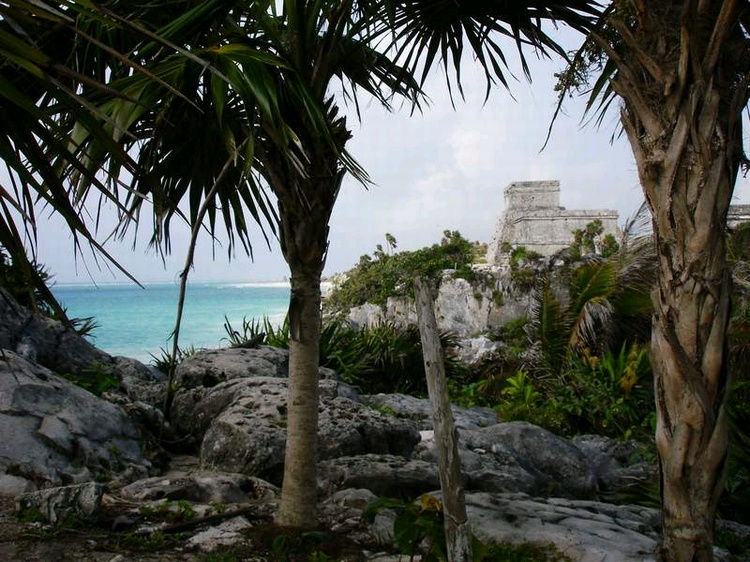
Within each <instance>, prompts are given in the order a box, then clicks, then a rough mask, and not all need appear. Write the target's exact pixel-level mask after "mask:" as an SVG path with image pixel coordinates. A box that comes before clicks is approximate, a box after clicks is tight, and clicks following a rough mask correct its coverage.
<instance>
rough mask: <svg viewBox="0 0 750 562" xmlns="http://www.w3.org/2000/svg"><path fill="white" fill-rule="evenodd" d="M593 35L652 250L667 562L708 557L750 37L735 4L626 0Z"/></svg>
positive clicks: (721, 459)
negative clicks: (633, 168)
mask: <svg viewBox="0 0 750 562" xmlns="http://www.w3.org/2000/svg"><path fill="white" fill-rule="evenodd" d="M631 4H632V6H631V7H632V8H633V11H631V12H630V14H629V15H626V16H623V15H622V13H620V14H619V15H618V14H617V12H615V19H613V20H611V23H612V29H614V30H615V31H616V35H615V36H616V38H617V40H616V41H614V42H613V41H611V40H610V41H609V42H607V43H606V45H605V42H604V40H603V39H601V38H600V39H599V41H600V44H602V46H604V49H605V51H606V52H607V54H608V55H609V57H610V60H611V61H612V62H614V64H615V66H616V68H617V73H616V75H615V76H614V77H613V80H612V87H613V89H614V91H615V92H616V93H617V94H619V95H620V96H621V97H622V99H623V101H624V105H623V109H622V114H621V121H622V124H623V126H624V129H625V132H626V134H627V136H628V139H629V141H630V144H631V146H632V148H633V152H634V155H635V159H636V164H637V166H638V172H639V177H640V180H641V184H642V187H643V190H644V193H645V195H646V199H647V201H648V205H649V207H650V210H651V214H652V219H653V227H654V238H655V243H656V247H657V254H658V270H657V286H656V288H655V290H654V293H653V301H654V307H655V313H654V320H653V331H652V340H651V344H652V353H651V362H652V366H653V371H654V379H655V392H656V404H657V429H656V445H657V449H658V455H659V467H660V474H661V492H662V519H663V528H664V536H663V547H662V550H661V556H662V558H663V559H664V560H670V561H671V560H674V561H692V560H705V561H708V560H712V558H713V550H712V542H713V528H714V518H715V512H716V506H717V503H718V500H719V496H720V494H721V490H722V487H723V476H724V471H725V466H726V456H727V417H726V412H725V403H726V392H727V388H728V383H729V370H728V352H727V342H726V331H727V326H728V322H729V306H730V300H731V279H730V275H729V272H728V269H727V264H726V249H725V230H726V216H727V211H728V209H729V204H730V200H731V196H732V191H733V188H734V184H735V181H736V178H737V173H738V170H739V166H740V163H741V162H742V159H743V153H742V130H741V127H742V122H741V113H742V110H743V108H744V107H745V106H746V104H747V101H748V59H749V58H750V50H748V40H747V36H746V34H744V33H743V31H742V30H741V29H740V24H739V16H740V13H741V12H742V11H743V10H744V11H745V12H746V11H747V8H748V6H747V2H741V1H731V0H730V1H719V0H713V1H712V0H703V1H700V2H698V1H687V2H684V1H679V2H676V1H668V2H663V1H662V2H632V3H631Z"/></svg>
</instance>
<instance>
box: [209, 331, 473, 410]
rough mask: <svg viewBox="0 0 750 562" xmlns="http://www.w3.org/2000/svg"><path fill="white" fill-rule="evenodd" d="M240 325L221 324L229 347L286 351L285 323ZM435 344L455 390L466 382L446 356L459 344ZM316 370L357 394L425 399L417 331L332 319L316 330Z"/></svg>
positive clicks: (448, 340)
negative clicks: (333, 376) (250, 344)
mask: <svg viewBox="0 0 750 562" xmlns="http://www.w3.org/2000/svg"><path fill="white" fill-rule="evenodd" d="M242 324H243V325H242V332H240V331H238V330H235V329H234V328H233V327H232V326H231V324H230V323H228V322H227V323H225V325H224V326H225V329H226V331H227V335H228V338H227V339H228V341H229V342H230V345H232V346H234V347H244V346H245V345H247V342H254V343H255V344H258V343H263V344H265V345H270V346H273V347H278V348H281V349H289V341H290V333H289V330H290V328H289V319H288V318H287V319H285V320H284V322H283V323H281V324H280V325H278V326H277V325H275V324H274V323H273V322H271V321H270V320H269V319H268V318H264V319H263V320H260V321H259V320H255V319H251V320H243V323H242ZM440 341H441V343H442V346H443V349H444V350H445V351H446V353H445V354H444V356H445V370H446V376H447V377H448V379H449V380H450V381H452V383H453V385H454V387H456V388H460V387H462V386H463V385H464V384H465V382H466V380H465V377H466V370H465V369H464V368H463V367H462V366H461V364H460V363H459V361H458V359H457V357H456V355H455V354H453V353H451V351H452V350H453V349H454V348H455V347H456V346H457V345H458V338H457V337H456V335H455V334H453V333H451V332H443V333H441V334H440ZM319 364H320V366H321V367H328V368H330V369H333V370H334V371H336V372H337V373H338V375H339V376H341V378H342V379H343V380H344V381H346V382H348V383H349V384H351V385H353V386H355V387H356V388H357V389H358V390H359V392H360V393H362V394H377V393H380V392H400V393H404V394H411V395H413V396H426V395H427V382H426V378H425V371H424V361H423V359H422V345H421V342H420V338H419V329H418V328H417V327H416V326H407V327H400V326H397V325H395V324H392V323H382V324H378V325H376V326H372V327H363V328H359V329H357V328H353V327H351V326H349V325H348V324H347V323H345V322H342V321H339V320H336V319H333V320H332V321H329V322H326V323H325V324H324V325H323V328H322V330H321V334H320V357H319Z"/></svg>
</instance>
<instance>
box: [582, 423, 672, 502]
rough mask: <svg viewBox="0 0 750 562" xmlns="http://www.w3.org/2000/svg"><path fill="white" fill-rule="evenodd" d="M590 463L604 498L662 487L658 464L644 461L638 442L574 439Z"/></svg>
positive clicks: (591, 438)
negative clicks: (660, 485) (641, 489)
mask: <svg viewBox="0 0 750 562" xmlns="http://www.w3.org/2000/svg"><path fill="white" fill-rule="evenodd" d="M571 443H573V445H575V446H576V447H578V449H580V450H581V451H582V452H583V454H584V455H586V457H587V458H588V460H589V464H591V466H592V469H593V471H594V474H595V475H596V478H597V481H598V484H599V491H600V496H601V497H605V498H606V497H609V496H612V498H613V499H617V496H618V495H619V494H621V493H622V492H623V491H626V490H627V489H628V488H631V487H640V486H643V485H645V484H650V483H651V484H654V485H658V480H657V478H658V475H657V469H656V463H654V462H647V461H646V460H644V459H643V446H642V445H640V444H639V443H638V442H636V441H624V442H623V441H617V440H615V439H611V438H609V437H604V436H602V435H578V436H576V437H573V438H572V439H571Z"/></svg>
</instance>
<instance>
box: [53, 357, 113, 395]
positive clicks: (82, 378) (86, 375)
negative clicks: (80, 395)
mask: <svg viewBox="0 0 750 562" xmlns="http://www.w3.org/2000/svg"><path fill="white" fill-rule="evenodd" d="M61 376H62V377H63V378H64V379H67V380H69V381H70V382H72V383H73V384H74V385H76V386H80V387H81V388H83V389H86V390H88V391H89V392H90V393H91V394H93V395H94V396H101V395H102V393H104V392H106V391H108V390H112V389H113V388H117V387H118V385H119V384H120V381H119V380H117V377H115V376H114V375H113V374H112V373H111V371H110V370H109V369H107V367H106V366H105V365H103V364H101V363H99V362H98V361H94V362H93V363H91V365H89V366H88V367H87V368H86V369H84V370H83V371H81V372H80V373H79V374H77V375H74V374H71V373H63V374H62V375H61Z"/></svg>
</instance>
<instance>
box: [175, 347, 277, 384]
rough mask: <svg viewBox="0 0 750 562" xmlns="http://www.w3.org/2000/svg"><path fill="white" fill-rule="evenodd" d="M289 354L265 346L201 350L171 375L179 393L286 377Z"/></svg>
mask: <svg viewBox="0 0 750 562" xmlns="http://www.w3.org/2000/svg"><path fill="white" fill-rule="evenodd" d="M288 372H289V352H288V351H287V350H285V349H278V348H275V347H270V346H267V345H261V346H258V347H257V348H233V347H230V348H222V349H203V350H200V351H198V352H197V353H195V354H193V355H191V356H190V357H187V358H185V360H184V361H182V362H181V363H180V364H179V365H178V367H177V370H176V372H175V382H176V383H177V384H178V385H179V386H180V388H183V389H190V388H197V387H205V388H211V387H214V386H216V385H217V384H219V383H222V382H225V381H229V380H233V379H236V378H250V377H286V376H287V374H288Z"/></svg>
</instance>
